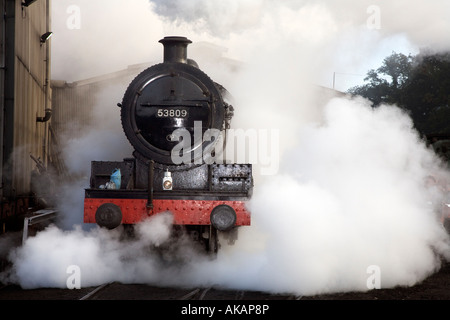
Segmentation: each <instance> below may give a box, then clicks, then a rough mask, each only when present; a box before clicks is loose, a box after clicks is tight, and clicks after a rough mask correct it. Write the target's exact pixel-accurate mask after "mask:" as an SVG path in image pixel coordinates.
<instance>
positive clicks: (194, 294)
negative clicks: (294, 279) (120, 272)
mask: <svg viewBox="0 0 450 320" xmlns="http://www.w3.org/2000/svg"><path fill="white" fill-rule="evenodd" d="M300 298H301V297H299V296H293V295H275V294H270V293H265V292H257V291H244V290H224V289H218V288H213V287H206V288H200V287H199V288H189V289H183V288H167V287H164V288H163V287H154V286H150V285H143V284H122V283H118V282H114V283H108V284H103V285H100V286H98V287H93V288H90V291H89V292H86V293H85V294H84V295H83V296H82V297H80V298H79V300H115V299H118V300H179V301H185V300H191V301H192V300H194V301H202V300H231V301H240V300H299V299H300Z"/></svg>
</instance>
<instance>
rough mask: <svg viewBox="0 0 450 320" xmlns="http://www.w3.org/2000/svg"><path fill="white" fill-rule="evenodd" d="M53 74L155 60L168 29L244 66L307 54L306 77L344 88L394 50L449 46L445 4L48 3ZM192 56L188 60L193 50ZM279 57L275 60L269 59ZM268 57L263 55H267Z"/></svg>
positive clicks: (96, 71) (68, 76) (92, 72)
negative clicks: (278, 52)
mask: <svg viewBox="0 0 450 320" xmlns="http://www.w3.org/2000/svg"><path fill="white" fill-rule="evenodd" d="M52 6H53V7H52V31H53V37H52V78H53V79H58V80H67V81H69V82H71V81H76V80H82V79H85V78H89V77H92V76H97V75H101V74H104V73H109V72H114V71H117V70H121V69H123V68H126V67H127V66H128V65H132V64H137V63H145V62H148V61H159V60H160V59H161V50H162V49H161V45H160V44H158V43H157V41H158V40H159V39H161V38H163V37H164V36H167V35H183V36H187V37H188V38H190V39H191V40H192V41H193V42H194V44H195V43H196V42H204V41H205V42H209V43H212V44H215V45H217V46H221V47H224V48H225V49H226V52H225V53H224V56H225V57H227V58H230V59H236V60H239V61H242V62H243V63H249V62H250V61H252V60H254V58H255V56H254V55H255V54H257V53H258V52H261V50H267V51H270V50H271V49H270V47H272V46H276V47H281V48H284V50H287V51H290V50H293V51H294V52H293V54H298V57H299V59H310V60H315V61H312V63H311V64H310V66H311V67H312V68H311V69H310V70H305V73H306V74H307V76H308V78H309V79H310V81H311V82H312V83H315V84H319V85H323V86H326V87H332V86H333V78H334V84H335V88H336V89H337V90H340V91H345V90H347V89H348V88H349V87H351V86H353V85H356V84H360V83H361V82H363V79H364V76H365V75H366V73H367V71H368V70H369V69H372V68H377V67H379V66H380V65H381V63H382V60H383V59H384V58H385V57H386V56H388V55H390V54H391V53H392V52H393V51H395V52H401V53H404V54H410V53H411V54H416V53H418V52H419V51H420V50H421V49H422V48H431V49H433V50H444V49H447V48H448V45H449V44H448V41H446V39H447V35H448V34H449V32H450V22H449V18H448V15H447V14H446V13H448V12H449V11H450V8H449V3H448V2H446V1H439V0H432V1H422V0H416V1H405V0H403V1H396V2H395V3H393V2H391V1H373V0H371V1H368V0H364V1H349V0H340V1H326V0H319V1H305V0H289V1H273V0H245V1H239V0H227V1H203V0H192V1H177V0H171V1H148V0H127V1H124V0H94V1H87V0H58V1H53V2H52ZM194 58H195V57H194ZM272 59H277V57H272ZM267 63H270V62H267Z"/></svg>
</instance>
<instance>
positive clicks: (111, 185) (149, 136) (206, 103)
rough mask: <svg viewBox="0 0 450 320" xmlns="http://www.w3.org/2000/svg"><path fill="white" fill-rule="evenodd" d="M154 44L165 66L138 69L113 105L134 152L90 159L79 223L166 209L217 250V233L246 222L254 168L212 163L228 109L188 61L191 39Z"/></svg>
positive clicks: (220, 90)
mask: <svg viewBox="0 0 450 320" xmlns="http://www.w3.org/2000/svg"><path fill="white" fill-rule="evenodd" d="M159 42H160V43H162V44H163V46H164V60H163V63H160V64H156V65H153V66H151V67H149V68H148V69H146V70H144V71H142V72H141V73H140V74H139V75H138V76H137V77H136V78H135V79H134V80H133V81H132V82H131V83H130V84H129V86H128V88H127V90H126V92H125V94H124V96H123V99H122V103H119V104H118V106H119V107H120V108H121V121H122V127H123V130H124V132H125V135H126V137H127V138H128V140H129V142H130V143H131V145H132V146H133V148H134V152H133V156H132V157H130V158H125V159H123V161H92V163H91V178H90V186H89V188H88V189H86V190H85V200H84V222H85V223H97V224H98V225H99V226H102V227H106V228H108V229H114V228H116V227H118V226H119V225H121V224H122V225H133V224H136V223H138V222H139V221H142V220H143V219H145V218H147V217H151V216H154V215H157V214H160V213H162V212H167V211H169V212H171V213H172V214H173V221H174V225H177V226H182V227H183V228H184V229H185V230H186V231H187V232H188V233H189V234H191V235H192V236H193V237H194V238H196V239H197V240H199V241H201V242H202V243H203V244H204V246H205V248H206V250H207V251H209V252H217V249H218V246H219V243H218V233H219V232H220V233H223V234H224V235H225V236H226V238H228V241H229V242H233V241H234V240H236V238H237V228H238V227H239V226H246V225H250V220H251V216H250V212H249V211H248V209H247V208H246V202H247V201H248V200H249V199H250V197H251V194H252V188H253V177H252V165H251V164H236V163H228V162H226V161H216V160H217V159H223V155H222V154H220V153H221V152H223V148H224V146H225V142H226V131H227V129H229V128H230V121H231V119H232V117H233V113H234V109H233V106H232V105H231V104H230V103H229V101H228V92H227V91H226V89H225V88H224V87H223V86H221V85H219V84H218V83H215V82H213V81H212V80H211V79H210V78H209V77H208V76H207V75H206V74H205V73H204V72H203V71H201V70H200V69H199V67H198V65H197V63H196V62H195V61H194V60H191V59H187V46H188V44H190V43H192V41H191V40H189V39H187V38H186V37H178V36H176V37H175V36H171V37H165V38H163V39H161V40H160V41H159ZM221 156H222V157H221Z"/></svg>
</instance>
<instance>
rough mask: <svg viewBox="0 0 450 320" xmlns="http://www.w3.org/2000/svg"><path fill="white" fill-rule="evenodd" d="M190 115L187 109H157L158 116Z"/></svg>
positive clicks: (184, 116)
mask: <svg viewBox="0 0 450 320" xmlns="http://www.w3.org/2000/svg"><path fill="white" fill-rule="evenodd" d="M187 116H188V111H187V110H186V109H178V108H170V109H169V108H164V109H161V108H160V109H158V110H157V111H156V117H157V118H186V117H187Z"/></svg>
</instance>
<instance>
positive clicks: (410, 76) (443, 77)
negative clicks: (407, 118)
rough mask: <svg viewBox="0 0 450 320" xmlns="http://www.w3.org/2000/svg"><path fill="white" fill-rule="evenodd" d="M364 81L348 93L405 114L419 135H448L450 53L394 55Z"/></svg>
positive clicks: (449, 131) (449, 122) (371, 72)
mask: <svg viewBox="0 0 450 320" xmlns="http://www.w3.org/2000/svg"><path fill="white" fill-rule="evenodd" d="M364 81H365V82H367V83H365V84H363V85H361V86H356V87H353V88H351V89H350V90H349V91H348V92H349V93H350V94H352V95H361V96H363V97H366V98H368V99H369V100H370V101H372V103H373V106H374V107H377V106H378V105H380V104H382V103H386V104H396V105H398V106H399V107H401V108H403V109H405V110H407V111H408V112H409V114H410V115H411V117H412V119H413V121H414V125H415V126H416V129H417V130H418V131H419V132H421V133H422V134H431V133H441V134H450V53H448V52H447V53H437V54H430V53H422V54H418V55H416V56H411V55H408V56H406V55H404V54H402V53H395V52H393V53H392V54H391V55H390V56H388V57H386V58H385V59H384V60H383V63H382V65H381V66H380V67H379V68H378V69H376V70H373V69H372V70H369V71H368V72H367V76H366V78H365V79H364Z"/></svg>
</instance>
